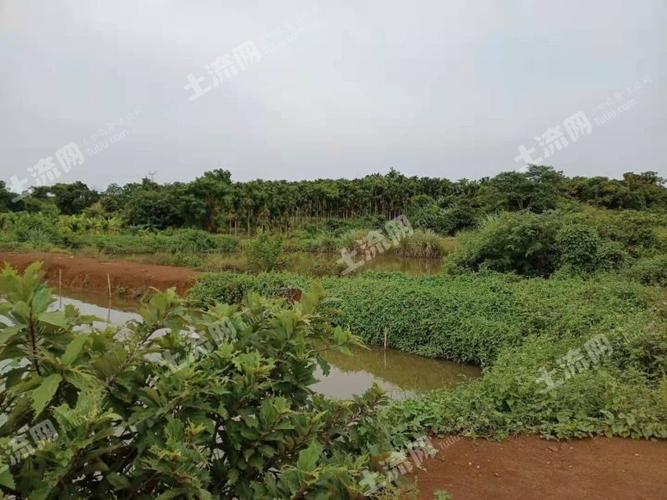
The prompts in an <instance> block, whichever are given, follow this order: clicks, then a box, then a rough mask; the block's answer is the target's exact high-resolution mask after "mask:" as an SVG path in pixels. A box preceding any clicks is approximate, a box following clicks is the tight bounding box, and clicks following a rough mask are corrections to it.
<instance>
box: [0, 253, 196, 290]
mask: <svg viewBox="0 0 667 500" xmlns="http://www.w3.org/2000/svg"><path fill="white" fill-rule="evenodd" d="M36 261H41V262H43V263H44V271H45V272H46V278H47V279H48V281H49V283H50V284H51V285H57V284H58V276H59V272H60V271H61V270H62V284H63V286H64V287H67V288H75V289H82V290H90V291H91V292H98V293H99V292H106V291H107V289H108V283H107V275H108V277H109V279H110V281H111V289H112V292H113V293H115V294H117V295H127V296H129V297H138V296H140V295H142V294H143V293H144V292H145V291H146V290H147V289H148V288H149V287H155V288H158V289H160V290H166V289H167V288H171V287H176V290H177V292H178V293H179V294H183V293H185V292H186V291H187V290H188V289H189V288H190V287H191V286H192V285H193V284H194V281H195V277H196V276H197V274H198V273H197V272H196V271H193V270H192V269H188V268H185V267H174V266H156V265H152V264H139V263H136V262H126V261H122V260H98V259H93V258H89V257H79V256H71V255H65V254H56V253H47V252H25V253H17V252H0V263H4V262H7V263H9V264H11V265H12V266H13V267H15V268H18V269H20V270H23V269H25V268H26V267H27V266H28V265H30V264H31V263H32V262H36ZM3 267H4V264H3Z"/></svg>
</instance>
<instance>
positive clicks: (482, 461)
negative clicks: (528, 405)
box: [417, 436, 667, 500]
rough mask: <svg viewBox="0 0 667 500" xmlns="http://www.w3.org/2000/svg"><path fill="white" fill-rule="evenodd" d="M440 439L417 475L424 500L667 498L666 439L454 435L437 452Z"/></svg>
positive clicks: (650, 499)
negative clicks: (441, 493) (445, 495)
mask: <svg viewBox="0 0 667 500" xmlns="http://www.w3.org/2000/svg"><path fill="white" fill-rule="evenodd" d="M442 442H445V443H448V445H447V446H443V449H440V450H439V451H438V453H437V455H436V456H435V457H433V458H431V459H429V460H427V461H426V462H425V466H426V471H425V472H420V473H419V474H418V475H417V485H418V487H419V490H420V492H421V495H420V498H423V499H427V498H428V499H432V498H433V492H434V491H436V490H438V489H443V490H446V491H448V492H449V493H451V494H452V495H453V497H454V499H455V500H482V499H484V500H487V499H514V500H519V499H526V500H528V499H530V500H533V499H539V500H547V499H554V500H556V499H558V500H570V499H572V500H574V499H577V500H597V499H599V500H615V499H618V500H634V499H636V500H639V499H642V500H664V499H667V441H647V440H634V439H621V438H611V439H609V438H597V439H582V440H572V441H563V442H559V441H547V440H544V439H540V438H538V437H535V436H522V437H515V438H510V439H506V440H504V441H500V442H496V441H486V440H471V439H460V440H454V442H452V438H449V439H448V440H439V441H436V440H434V443H435V444H436V448H439V446H438V443H442Z"/></svg>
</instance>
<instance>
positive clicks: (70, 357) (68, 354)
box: [62, 335, 90, 366]
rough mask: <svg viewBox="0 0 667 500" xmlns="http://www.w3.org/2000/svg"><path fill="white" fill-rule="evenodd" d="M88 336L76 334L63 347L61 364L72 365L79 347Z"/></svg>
mask: <svg viewBox="0 0 667 500" xmlns="http://www.w3.org/2000/svg"><path fill="white" fill-rule="evenodd" d="M89 338H90V337H89V336H88V335H77V336H76V337H74V339H73V340H72V341H71V342H70V343H69V344H68V345H67V348H66V349H65V354H63V358H62V361H63V364H64V365H65V366H72V363H73V362H74V360H75V359H76V358H77V357H78V356H79V353H80V352H81V349H83V346H84V345H85V343H86V341H87V340H88V339H89Z"/></svg>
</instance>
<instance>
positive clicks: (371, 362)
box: [53, 290, 481, 399]
mask: <svg viewBox="0 0 667 500" xmlns="http://www.w3.org/2000/svg"><path fill="white" fill-rule="evenodd" d="M66 294H67V295H68V296H67V297H63V298H62V304H63V306H65V305H67V304H72V305H74V306H75V307H77V308H78V309H79V310H80V311H81V312H82V313H83V314H92V315H95V316H97V317H99V318H101V319H102V320H103V321H102V323H101V324H100V325H99V326H101V325H102V324H104V322H106V321H110V322H112V323H116V324H120V323H124V322H126V321H129V320H132V319H137V320H138V319H140V316H139V315H138V314H137V313H136V312H135V311H136V310H137V303H136V302H132V301H123V300H120V299H116V298H114V299H113V300H112V303H111V307H109V303H108V299H107V297H105V296H104V295H96V294H90V293H87V292H86V293H81V292H76V291H73V290H67V291H66ZM59 305H60V304H59V302H58V301H56V303H55V304H54V305H53V307H54V308H58V307H59ZM324 357H325V358H326V360H327V361H328V362H329V364H330V365H331V370H330V373H329V374H328V375H327V376H324V374H323V373H322V371H321V370H320V369H319V368H318V369H317V372H316V377H317V378H318V380H319V382H317V383H316V384H315V385H314V386H313V389H315V390H316V391H318V392H320V393H321V394H324V395H326V396H329V397H333V398H340V399H346V398H351V397H353V396H355V395H360V394H362V393H363V392H364V391H366V390H367V389H368V388H370V387H371V386H372V385H373V383H374V382H376V383H377V384H378V385H379V386H380V387H382V388H383V389H384V390H385V391H386V392H387V393H388V394H389V396H390V397H392V398H396V399H401V398H405V397H410V396H412V395H414V394H416V393H418V392H422V391H427V390H431V389H438V388H443V387H452V386H454V385H457V384H460V383H461V382H464V381H465V380H469V379H471V378H476V377H479V376H480V375H481V370H480V369H479V368H478V367H475V366H471V365H465V364H461V363H454V362H451V361H444V360H436V359H430V358H423V357H421V356H416V355H414V354H408V353H404V352H400V351H396V350H393V349H387V350H386V351H384V350H383V349H382V348H378V347H369V348H355V349H354V350H353V354H352V356H347V355H345V354H342V353H338V352H327V353H325V355H324Z"/></svg>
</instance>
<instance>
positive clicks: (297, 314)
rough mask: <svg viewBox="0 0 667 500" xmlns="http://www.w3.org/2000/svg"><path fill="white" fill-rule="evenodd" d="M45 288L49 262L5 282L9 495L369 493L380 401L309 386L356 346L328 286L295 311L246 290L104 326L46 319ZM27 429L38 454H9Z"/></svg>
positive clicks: (1, 473)
mask: <svg viewBox="0 0 667 500" xmlns="http://www.w3.org/2000/svg"><path fill="white" fill-rule="evenodd" d="M40 280H41V276H40V272H39V266H37V265H33V266H31V267H29V268H28V269H27V270H26V272H25V274H24V275H23V276H19V275H17V274H16V273H15V272H14V271H13V270H11V269H5V271H4V272H3V273H2V275H1V276H0V294H1V295H2V297H3V299H5V300H6V301H5V302H3V303H2V311H1V312H2V314H3V318H5V320H6V321H9V324H8V325H5V324H2V325H0V326H1V328H0V363H2V365H3V366H4V367H5V368H6V369H5V371H4V373H3V378H4V380H3V382H4V390H3V393H2V399H1V400H0V413H1V414H2V415H5V416H6V418H5V419H4V421H3V423H2V425H1V426H0V449H1V450H2V451H3V453H2V454H0V494H8V495H11V496H18V497H20V498H125V497H127V498H130V497H137V498H158V497H162V498H173V497H174V496H179V497H183V498H214V497H221V498H242V499H245V498H248V499H250V498H260V499H262V498H300V497H306V496H307V497H313V498H323V499H327V498H331V499H333V498H359V497H361V495H362V491H363V488H362V486H361V485H360V480H361V479H362V472H363V471H364V470H365V469H367V468H368V467H370V465H371V464H370V462H369V456H370V454H371V453H373V454H376V453H380V452H383V451H385V450H388V448H387V446H388V442H389V441H388V434H387V433H386V432H385V431H384V429H386V427H385V426H384V425H378V424H379V422H381V420H379V419H380V418H381V416H380V415H379V414H378V412H377V408H379V406H380V405H382V404H383V403H384V398H383V396H382V394H381V393H380V392H379V390H377V389H376V388H373V389H371V390H369V391H368V393H367V394H366V395H365V396H364V397H362V398H358V399H356V400H355V401H349V402H335V401H331V400H327V399H325V398H323V397H321V396H316V395H315V394H314V393H313V391H312V390H311V389H310V386H311V385H312V384H313V383H314V382H315V378H314V371H315V367H316V366H317V365H321V366H322V367H323V369H324V370H325V372H326V370H327V369H328V365H327V364H326V361H325V360H324V359H323V358H322V357H321V355H320V352H321V350H322V346H323V345H328V346H329V347H330V348H332V349H336V350H341V351H343V352H345V351H346V350H347V349H348V347H350V346H352V345H356V344H357V341H356V339H355V338H354V337H353V336H352V335H351V334H350V333H349V332H348V331H345V330H342V329H340V328H332V327H331V326H330V325H328V323H327V321H326V319H325V317H323V316H322V315H321V314H320V312H319V311H320V310H321V304H322V296H321V293H320V291H317V290H315V291H314V292H313V293H312V294H310V295H307V296H306V297H304V299H303V300H302V301H301V303H300V304H298V305H295V306H293V307H291V308H287V307H285V306H284V305H283V304H281V303H276V302H267V301H266V300H263V299H260V298H258V297H250V298H249V299H248V301H247V302H246V303H245V305H244V306H243V307H230V306H227V305H223V304H216V305H214V306H212V307H211V308H209V309H207V310H193V309H187V308H185V307H184V306H183V305H182V304H181V303H180V301H179V300H178V298H177V297H176V295H175V293H174V291H173V290H171V291H168V292H163V293H157V294H156V295H154V296H153V297H152V298H151V300H150V302H148V303H147V304H145V305H144V306H143V307H142V308H141V311H140V313H141V316H142V321H137V322H130V323H128V324H127V325H125V326H124V327H122V329H121V328H113V327H107V328H105V329H104V330H97V329H95V328H93V327H92V326H91V323H92V321H93V319H92V318H90V317H86V316H81V315H80V314H79V312H78V311H77V310H76V309H75V308H74V307H73V306H67V307H66V308H65V309H64V310H63V311H48V310H47V308H48V306H49V304H51V303H52V302H54V300H55V299H54V297H53V296H52V295H51V293H50V290H49V289H48V288H47V287H46V286H44V285H43V284H41V282H40ZM83 330H85V331H83ZM186 331H187V332H190V333H193V332H194V333H196V338H194V337H192V336H190V335H186V334H185V333H186ZM121 334H122V340H120V338H121ZM26 357H27V359H26ZM7 363H9V364H7ZM7 367H9V368H7ZM47 424H48V425H47ZM28 429H30V438H32V439H34V440H35V442H36V443H35V444H36V446H37V449H36V450H32V452H27V453H25V452H26V451H27V450H26V449H25V448H22V449H21V450H20V451H18V452H17V453H18V455H14V456H12V459H11V461H10V457H9V456H8V455H9V454H10V453H13V452H14V450H16V449H17V447H19V446H20V445H19V443H20V441H19V438H25V439H26V441H27V442H28V443H30V438H29V437H28V436H27V435H26V434H27V431H28ZM35 429H37V430H38V431H39V432H37V433H36V432H35ZM47 431H48V432H47ZM22 453H23V454H22ZM17 456H18V460H16V459H15V458H16V457H17Z"/></svg>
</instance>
